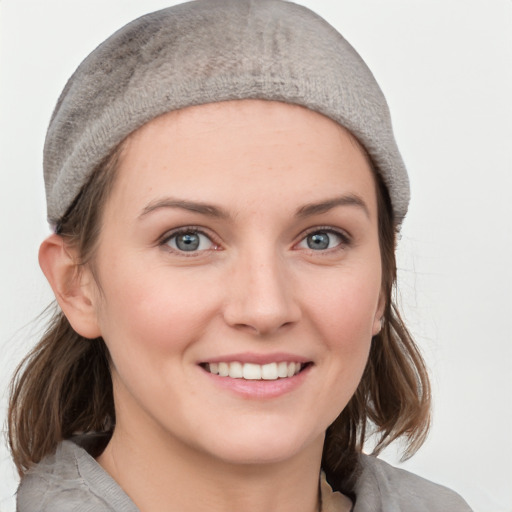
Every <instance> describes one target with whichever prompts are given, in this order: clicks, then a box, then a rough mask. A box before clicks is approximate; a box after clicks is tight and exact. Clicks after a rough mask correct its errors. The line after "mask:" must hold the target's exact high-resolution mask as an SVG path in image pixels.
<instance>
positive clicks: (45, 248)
mask: <svg viewBox="0 0 512 512" xmlns="http://www.w3.org/2000/svg"><path fill="white" fill-rule="evenodd" d="M77 262H78V257H77V254H76V252H75V250H74V249H72V248H70V247H69V246H67V245H66V243H65V241H64V239H63V238H62V237H61V236H59V235H56V234H53V235H51V236H49V237H48V238H47V239H46V240H44V242H43V243H42V244H41V247H40V248H39V265H40V267H41V270H42V271H43V273H44V275H45V276H46V279H47V280H48V282H49V283H50V286H51V287H52V290H53V293H54V294H55V298H56V299H57V302H58V303H59V306H60V307H61V309H62V311H63V313H64V315H66V318H67V319H68V321H69V323H70V324H71V326H72V327H73V329H74V330H75V331H76V332H77V333H78V334H80V335H81V336H83V337H84V338H97V337H99V336H101V332H100V329H99V326H98V321H97V316H96V309H95V307H94V303H95V300H94V287H93V284H94V280H93V278H92V276H91V274H90V272H89V271H88V270H87V269H85V268H79V267H78V263H77Z"/></svg>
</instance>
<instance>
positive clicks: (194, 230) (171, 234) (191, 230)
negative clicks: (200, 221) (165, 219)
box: [158, 226, 219, 257]
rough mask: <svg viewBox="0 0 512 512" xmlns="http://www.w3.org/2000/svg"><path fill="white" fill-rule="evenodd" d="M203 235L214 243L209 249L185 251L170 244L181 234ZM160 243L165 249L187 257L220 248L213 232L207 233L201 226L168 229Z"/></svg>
mask: <svg viewBox="0 0 512 512" xmlns="http://www.w3.org/2000/svg"><path fill="white" fill-rule="evenodd" d="M188 234H190V235H202V236H204V237H206V238H207V239H208V240H209V241H210V242H211V244H212V247H211V248H208V249H201V250H192V251H184V250H180V249H177V248H174V247H171V246H170V245H169V242H170V241H171V240H173V239H176V238H177V237H179V236H180V235H188ZM158 245H159V246H160V247H162V248H164V249H166V250H167V251H169V252H172V253H175V254H179V255H180V256H185V257H197V256H199V255H201V254H204V253H205V252H208V251H216V250H219V244H218V243H217V242H216V241H215V239H214V237H213V236H212V234H210V233H207V232H206V231H205V230H204V228H201V227H199V226H184V227H181V228H177V229H175V230H172V231H168V232H167V233H166V234H165V235H164V236H163V237H162V238H161V239H160V240H159V242H158Z"/></svg>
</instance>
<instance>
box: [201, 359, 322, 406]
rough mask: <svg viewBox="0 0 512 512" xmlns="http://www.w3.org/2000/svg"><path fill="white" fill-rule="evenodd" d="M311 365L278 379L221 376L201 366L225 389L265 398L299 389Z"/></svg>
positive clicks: (243, 395) (275, 396) (254, 397)
mask: <svg viewBox="0 0 512 512" xmlns="http://www.w3.org/2000/svg"><path fill="white" fill-rule="evenodd" d="M311 366H312V365H309V366H307V367H306V368H304V369H303V370H302V371H301V372H300V373H298V374H297V375H294V376H293V377H287V378H285V379H276V380H245V379H233V378H231V377H220V376H219V375H214V374H213V373H210V372H208V371H206V370H204V369H203V368H201V371H202V372H203V373H204V374H205V375H206V376H207V377H209V378H210V379H211V380H212V381H213V382H214V384H215V385H217V386H220V387H221V388H223V389H226V390H229V391H231V392H232V393H235V394H237V395H239V396H242V397H244V398H250V399H256V400H257V399H261V400H264V399H269V398H277V397H280V396H283V395H286V394H287V393H290V392H292V391H294V390H295V389H297V388H298V387H299V386H300V385H301V384H302V383H303V382H304V380H305V379H306V377H307V375H308V373H309V371H310V370H311Z"/></svg>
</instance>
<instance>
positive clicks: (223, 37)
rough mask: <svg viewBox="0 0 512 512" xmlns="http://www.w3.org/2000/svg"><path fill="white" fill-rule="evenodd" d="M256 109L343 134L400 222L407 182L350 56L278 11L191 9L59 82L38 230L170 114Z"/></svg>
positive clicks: (305, 13) (284, 4)
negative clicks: (309, 113)
mask: <svg viewBox="0 0 512 512" xmlns="http://www.w3.org/2000/svg"><path fill="white" fill-rule="evenodd" d="M251 98H252V99H264V100H273V101H282V102H286V103H291V104H297V105H302V106H304V107H306V108H309V109H311V110H313V111H316V112H319V113H320V114H323V115H325V116H327V117H329V118H331V119H332V120H334V121H336V122H337V123H339V124H340V125H342V126H344V127H345V128H346V129H348V130H349V131H350V132H351V133H352V134H353V135H354V136H355V137H356V138H357V139H358V140H359V142H360V143H361V145H362V146H363V147H364V148H365V150H366V151H367V153H368V154H369V156H370V158H371V160H372V163H373V165H374V167H375V169H376V171H377V172H378V173H379V174H380V175H381V177H382V179H383V181H384V183H385V185H386V187H387V189H388V192H389V195H390V198H391V203H392V208H393V216H394V222H395V225H396V226H399V225H400V223H401V222H402V220H403V217H404V216H405V214H406V212H407V206H408V202H409V181H408V177H407V172H406V169H405V166H404V164H403V161H402V158H401V156H400V153H399V151H398V148H397V145H396V142H395V139H394V135H393V130H392V126H391V119H390V114H389V109H388V106H387V103H386V100H385V98H384V95H383V93H382V91H381V89H380V87H379V86H378V84H377V82H376V80H375V78H374V77H373V75H372V73H371V71H370V70H369V69H368V67H367V66H366V64H365V63H364V61H363V60H362V59H361V57H360V56H359V55H358V54H357V52H356V51H355V50H354V49H353V48H352V46H350V44H349V43H348V42H347V41H346V40H345V39H344V38H343V37H342V36H341V35H340V34H339V33H338V32H337V31H336V30H335V29H334V28H333V27H332V26H331V25H329V24H328V23H327V22H326V21H325V20H323V19H322V18H321V17H319V16H318V15H316V14H315V13H313V12H312V11H310V10H309V9H307V8H305V7H302V6H299V5H297V4H294V3H292V2H288V1H285V0H195V1H192V2H187V3H183V4H179V5H175V6H173V7H169V8H166V9H163V10H160V11H157V12H154V13H151V14H148V15H145V16H142V17H140V18H138V19H136V20H134V21H132V22H131V23H129V24H127V25H126V26H124V27H123V28H121V29H120V30H119V31H117V32H116V33H114V34H113V35H112V36H111V37H110V38H108V39H107V40H106V41H105V42H103V43H102V44H101V45H100V46H98V48H96V49H95V50H94V51H93V52H92V53H91V54H90V55H89V56H88V57H87V58H86V59H85V60H84V61H83V62H82V63H81V64H80V66H79V67H78V69H77V70H76V71H75V73H74V74H73V75H72V77H71V78H70V79H69V81H68V82H67V84H66V86H65V88H64V90H63V92H62V93H61V96H60V98H59V100H58V102H57V105H56V107H55V110H54V112H53V115H52V118H51V121H50V124H49V128H48V132H47V136H46V141H45V146H44V164H43V165H44V177H45V189H46V198H47V209H48V220H49V221H50V223H51V224H58V223H59V222H60V221H61V219H62V218H63V217H64V216H65V214H66V213H67V211H68V210H69V209H70V208H71V207H72V205H73V203H74V201H75V200H76V198H77V196H78V195H79V194H80V191H81V189H82V187H83V186H84V185H85V184H86V183H87V181H88V179H89V177H90V176H91V173H92V171H93V170H94V169H95V168H96V167H97V166H98V165H99V164H100V163H101V162H102V161H104V159H105V158H106V157H107V156H108V155H109V154H110V153H111V152H112V151H113V150H114V148H115V147H116V146H117V145H118V144H119V143H120V142H122V141H123V139H124V138H126V137H127V136H128V135H129V134H130V133H132V132H133V131H135V130H137V129H138V128H139V127H141V126H142V125H144V124H145V123H147V122H148V121H150V120H151V119H154V118H155V117H157V116H159V115H161V114H164V113H166V112H170V111H173V110H177V109H181V108H185V107H189V106H192V105H201V104H206V103H212V102H219V101H227V100H237V99H251Z"/></svg>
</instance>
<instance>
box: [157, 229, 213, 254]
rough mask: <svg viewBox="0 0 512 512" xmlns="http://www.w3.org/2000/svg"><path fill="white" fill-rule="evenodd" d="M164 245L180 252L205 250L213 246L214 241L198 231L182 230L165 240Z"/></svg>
mask: <svg viewBox="0 0 512 512" xmlns="http://www.w3.org/2000/svg"><path fill="white" fill-rule="evenodd" d="M165 243H166V245H168V246H169V247H170V248H171V249H174V250H175V251H180V252H194V251H206V250H208V249H212V248H213V247H214V243H213V242H212V241H211V240H210V239H209V238H208V237H207V236H206V235H204V234H203V233H200V232H199V231H182V232H180V233H176V234H175V235H173V236H171V237H170V238H168V239H167V240H166V242H165Z"/></svg>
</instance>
